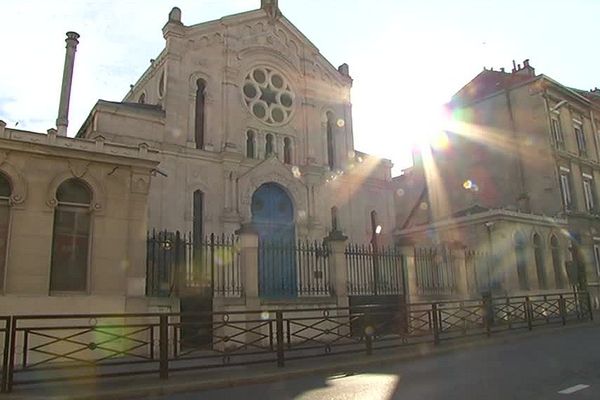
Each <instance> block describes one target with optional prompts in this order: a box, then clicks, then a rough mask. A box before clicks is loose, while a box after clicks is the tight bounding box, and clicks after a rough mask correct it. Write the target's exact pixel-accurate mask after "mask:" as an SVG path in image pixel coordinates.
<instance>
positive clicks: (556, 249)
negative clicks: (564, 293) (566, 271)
mask: <svg viewBox="0 0 600 400" xmlns="http://www.w3.org/2000/svg"><path fill="white" fill-rule="evenodd" d="M550 252H551V254H552V268H553V269H554V281H555V282H556V288H557V289H562V288H564V286H565V279H564V276H563V272H562V267H561V263H560V245H559V243H558V239H557V238H556V236H554V235H552V237H551V238H550Z"/></svg>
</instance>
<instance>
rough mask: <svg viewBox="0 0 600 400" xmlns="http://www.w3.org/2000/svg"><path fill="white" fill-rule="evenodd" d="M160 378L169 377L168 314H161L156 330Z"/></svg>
mask: <svg viewBox="0 0 600 400" xmlns="http://www.w3.org/2000/svg"><path fill="white" fill-rule="evenodd" d="M158 348H159V349H158V351H159V355H160V360H159V368H160V379H167V378H169V316H168V315H161V316H160V324H159V331H158Z"/></svg>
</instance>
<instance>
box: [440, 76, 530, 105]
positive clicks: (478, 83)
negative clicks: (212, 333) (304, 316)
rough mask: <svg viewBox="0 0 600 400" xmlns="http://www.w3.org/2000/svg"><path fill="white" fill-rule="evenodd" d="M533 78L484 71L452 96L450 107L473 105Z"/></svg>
mask: <svg viewBox="0 0 600 400" xmlns="http://www.w3.org/2000/svg"><path fill="white" fill-rule="evenodd" d="M531 78H532V76H531V75H527V74H517V73H508V72H504V71H493V70H487V69H484V70H483V71H481V72H480V73H479V74H478V75H477V76H476V77H475V78H473V79H472V80H471V81H470V82H469V83H467V84H466V85H465V86H463V87H462V88H461V89H460V90H459V91H458V92H456V93H455V94H454V95H453V96H452V99H451V100H450V105H453V106H454V105H456V106H460V105H463V104H467V103H471V102H473V101H475V100H478V99H481V98H483V97H486V96H489V95H491V94H493V93H496V92H499V91H500V90H503V89H507V88H509V87H511V86H514V85H517V84H519V83H523V82H525V81H528V80H531Z"/></svg>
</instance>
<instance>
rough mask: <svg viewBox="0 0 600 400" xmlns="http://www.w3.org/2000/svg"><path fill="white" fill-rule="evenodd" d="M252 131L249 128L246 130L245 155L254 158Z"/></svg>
mask: <svg viewBox="0 0 600 400" xmlns="http://www.w3.org/2000/svg"><path fill="white" fill-rule="evenodd" d="M254 140H255V139H254V131H251V130H249V131H248V132H246V157H248V158H254V157H255V152H254Z"/></svg>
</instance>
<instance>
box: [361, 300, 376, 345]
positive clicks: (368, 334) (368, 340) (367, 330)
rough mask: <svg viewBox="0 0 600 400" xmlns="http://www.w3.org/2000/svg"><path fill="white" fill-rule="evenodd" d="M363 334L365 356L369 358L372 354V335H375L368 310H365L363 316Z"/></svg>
mask: <svg viewBox="0 0 600 400" xmlns="http://www.w3.org/2000/svg"><path fill="white" fill-rule="evenodd" d="M363 318H364V322H363V333H364V335H365V345H366V348H367V355H368V356H370V355H371V354H373V334H374V333H375V329H374V328H373V326H371V325H372V324H371V322H372V321H371V314H370V313H369V309H368V308H367V309H365V313H364V315H363Z"/></svg>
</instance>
